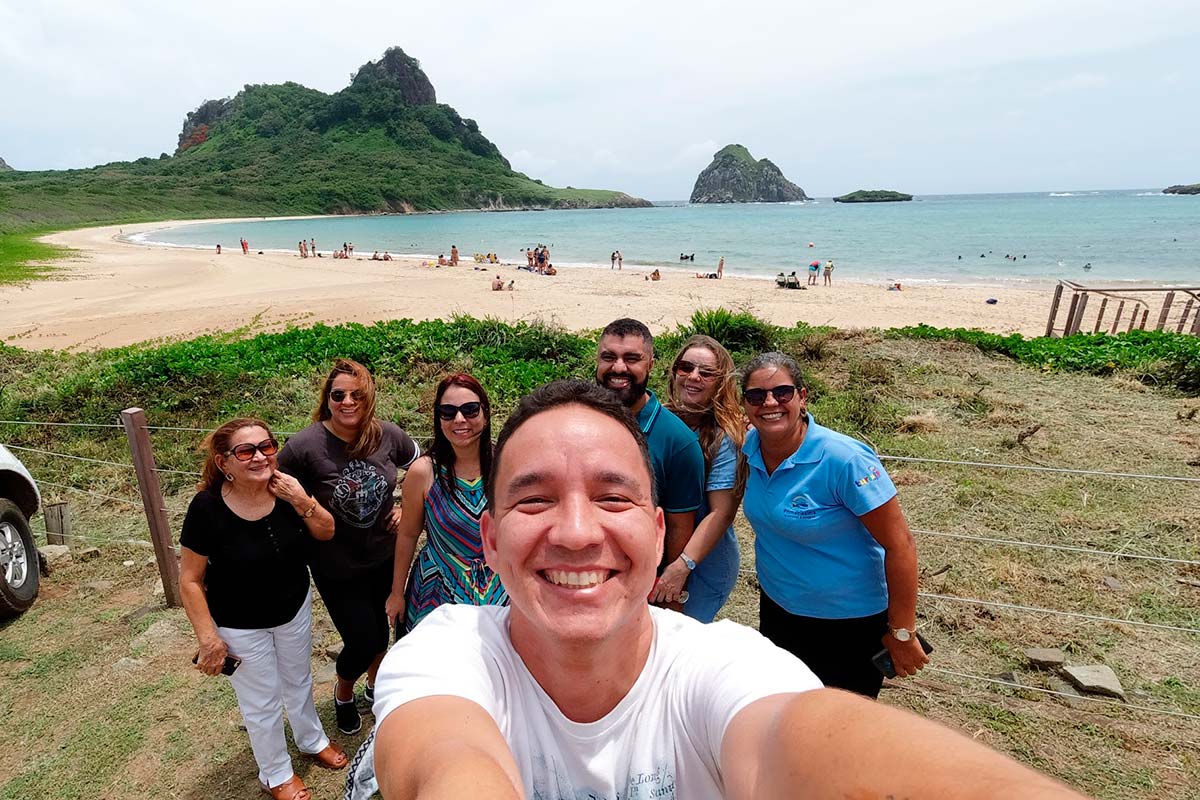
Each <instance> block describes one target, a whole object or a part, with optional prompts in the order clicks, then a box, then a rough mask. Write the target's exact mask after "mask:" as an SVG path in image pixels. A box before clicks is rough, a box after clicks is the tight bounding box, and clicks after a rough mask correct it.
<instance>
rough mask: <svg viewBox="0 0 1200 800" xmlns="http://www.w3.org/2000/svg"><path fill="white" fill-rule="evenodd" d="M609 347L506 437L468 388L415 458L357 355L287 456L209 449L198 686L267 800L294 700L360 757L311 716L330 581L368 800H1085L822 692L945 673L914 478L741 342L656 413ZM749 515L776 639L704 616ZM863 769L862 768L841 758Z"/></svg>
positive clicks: (189, 606)
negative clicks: (242, 743) (921, 609)
mask: <svg viewBox="0 0 1200 800" xmlns="http://www.w3.org/2000/svg"><path fill="white" fill-rule="evenodd" d="M596 352H597V354H596V369H595V379H594V381H589V382H583V381H556V382H553V383H551V384H548V385H546V386H544V387H542V388H540V389H538V390H535V391H534V392H533V393H532V394H530V395H528V396H526V397H525V398H523V399H522V400H521V402H520V403H519V404H518V406H517V408H516V409H515V410H513V412H512V413H511V414H510V415H509V417H508V420H507V422H506V423H505V425H504V428H503V430H502V431H501V432H500V435H499V438H498V439H497V440H496V441H495V444H493V437H492V426H491V421H492V407H491V404H490V400H489V398H488V394H487V391H486V389H485V388H484V387H483V386H482V385H481V384H480V382H479V381H478V380H477V379H476V378H474V377H473V376H471V375H468V374H464V373H455V374H452V375H449V376H447V377H445V378H443V379H442V380H441V381H440V383H439V384H438V386H437V389H436V391H435V394H434V397H433V402H432V409H431V416H432V419H431V422H432V428H433V436H432V443H431V445H430V447H429V452H428V453H422V452H421V450H420V448H419V447H418V445H417V444H416V442H414V441H413V439H412V438H411V437H410V436H409V435H408V434H407V433H406V432H405V431H403V430H402V429H401V428H399V427H398V426H396V425H395V424H393V423H391V422H388V421H386V420H382V419H379V418H378V417H377V415H376V393H375V384H374V381H373V379H372V376H371V374H370V373H369V372H368V371H367V369H366V368H365V367H363V366H362V365H360V364H358V363H356V362H353V361H349V360H344V359H339V360H338V361H337V362H335V364H334V366H333V369H332V370H331V372H330V373H329V375H328V376H327V378H326V380H325V381H324V384H323V385H322V387H321V390H320V394H319V397H318V399H317V404H316V407H315V409H314V411H313V415H312V418H313V422H312V424H311V425H310V426H308V427H307V428H305V429H304V430H303V431H301V432H299V433H297V434H295V435H294V436H292V437H291V438H290V439H289V440H288V441H287V442H286V444H284V445H283V446H282V447H281V446H280V445H279V443H278V440H277V439H276V438H275V436H274V435H273V434H272V433H271V430H270V427H269V426H268V425H267V423H266V422H264V421H261V420H257V419H249V418H243V419H236V420H232V421H230V422H228V423H226V424H224V425H222V426H221V427H220V428H218V429H217V430H216V431H214V432H213V433H212V434H211V435H210V436H209V437H208V438H207V439H206V442H205V451H206V460H205V465H204V471H203V478H202V479H201V482H200V484H199V486H198V492H197V494H196V497H195V498H194V499H193V501H192V504H191V506H190V507H189V509H188V513H187V518H186V520H185V522H184V527H183V532H182V535H181V544H182V546H183V551H182V552H183V569H182V579H181V580H182V589H183V597H184V605H185V608H186V610H187V613H188V616H189V619H190V620H191V621H192V624H193V626H194V628H195V631H196V635H197V638H198V640H199V643H200V652H199V655H198V660H197V668H198V669H200V670H201V671H203V672H205V673H207V674H212V675H215V674H219V673H220V672H222V670H223V669H224V670H225V671H226V672H227V673H230V672H231V674H230V678H229V680H230V681H231V683H232V684H233V688H234V691H235V694H236V695H237V700H238V705H239V708H240V709H241V712H242V715H243V718H244V720H245V722H246V729H247V731H248V733H249V736H250V741H251V746H252V749H253V751H254V756H255V759H256V761H257V763H258V766H259V780H260V781H261V782H262V783H263V786H264V788H265V789H266V790H267V791H268V793H270V794H271V795H272V797H275V798H277V800H280V799H282V800H306V799H307V798H308V797H309V794H308V790H307V789H306V788H305V787H304V784H303V782H302V781H301V779H300V778H299V777H297V776H296V774H295V772H294V770H293V769H292V766H291V761H290V759H289V757H288V752H287V747H286V742H285V739H284V728H283V714H284V710H285V709H286V712H287V715H288V718H289V720H290V722H291V726H292V732H293V739H294V740H295V743H296V746H297V749H298V750H299V751H300V752H301V753H304V754H307V755H310V756H311V757H312V758H314V759H315V760H316V762H317V763H318V764H319V765H321V766H325V767H329V768H333V769H338V768H342V767H344V766H346V764H347V759H346V756H345V754H344V753H343V752H342V750H341V749H340V748H339V747H338V746H337V745H336V744H332V743H330V742H329V739H328V737H327V736H326V734H325V732H324V731H323V729H322V726H321V722H320V719H319V717H318V716H317V714H316V711H315V708H314V704H313V696H312V679H311V674H310V667H309V653H310V652H311V643H312V633H311V611H310V605H311V601H312V598H311V593H310V589H309V581H308V575H309V572H310V571H311V574H312V578H313V582H314V583H315V585H316V588H317V591H318V593H319V594H320V596H321V598H322V600H323V601H324V604H325V606H326V608H327V610H328V611H329V615H330V618H331V620H332V621H333V624H334V626H335V628H336V629H337V630H338V632H339V634H340V635H341V637H342V640H343V643H344V646H343V649H342V651H341V653H340V654H339V655H338V658H337V664H336V666H337V681H336V684H335V688H334V707H335V712H336V719H337V726H338V729H339V730H340V731H342V732H343V733H344V734H347V735H349V734H353V733H355V732H357V731H358V730H359V729H360V726H361V713H360V710H359V707H358V705H357V702H356V697H355V686H356V683H357V682H358V681H359V680H360V678H363V676H365V685H364V688H363V694H362V698H363V701H364V703H365V704H367V705H369V706H371V707H372V710H373V712H374V716H375V720H376V727H375V730H374V731H373V732H372V734H371V736H370V737H368V739H367V741H366V742H365V743H364V745H363V747H362V749H361V750H360V752H359V754H358V755H357V756H356V757H355V759H354V769H353V770H352V774H351V775H350V778H349V780H348V782H347V793H348V796H350V797H354V798H359V797H364V798H365V797H367V796H369V795H370V794H371V793H372V792H374V791H375V790H376V789H379V790H381V791H382V793H383V795H384V796H385V797H392V796H423V797H424V796H429V797H447V798H450V797H462V796H467V795H470V796H483V795H487V796H496V797H505V798H509V797H520V796H531V797H532V796H539V797H562V798H566V797H570V798H575V797H581V796H594V797H606V798H610V799H611V798H615V797H618V796H622V797H624V796H629V797H633V796H647V797H649V796H660V797H675V796H678V797H721V796H727V795H732V796H785V795H788V794H791V793H792V790H793V789H794V787H795V786H796V785H799V784H797V783H795V782H796V781H808V782H811V784H812V785H813V786H822V787H826V788H827V789H828V792H835V791H841V790H842V789H844V788H845V787H848V786H850V785H852V784H853V785H857V786H858V788H857V789H855V791H857V792H860V793H861V792H864V791H865V792H867V793H871V794H872V796H874V794H879V793H880V791H882V790H883V789H885V788H886V789H887V790H888V791H894V792H896V793H897V794H905V795H915V794H922V795H925V794H932V795H934V796H946V795H947V793H951V794H955V795H956V796H986V795H985V794H983V793H982V792H979V793H977V795H971V794H970V791H971V790H970V788H969V786H968V784H970V785H973V786H983V787H987V786H991V785H998V784H992V783H990V781H993V780H1000V779H1001V778H1002V779H1003V780H1004V782H1005V785H1006V786H1008V787H1009V788H1012V789H1014V791H1015V788H1016V787H1023V788H1028V789H1029V792H1026V794H1024V795H1023V796H1038V797H1058V796H1063V797H1066V796H1074V795H1069V794H1068V793H1067V791H1066V790H1065V789H1062V787H1059V786H1058V785H1057V784H1053V783H1052V782H1050V781H1049V780H1047V779H1045V778H1043V777H1041V776H1040V775H1037V774H1036V773H1033V772H1030V771H1028V770H1025V769H1023V768H1021V767H1018V766H1017V765H1015V764H1014V763H1012V762H1008V761H1006V760H1005V759H1003V758H1002V757H1000V756H998V755H996V754H994V753H990V752H988V751H986V750H985V749H983V748H982V747H980V746H978V745H975V744H973V743H971V742H969V741H968V740H965V739H963V738H961V737H958V736H956V735H954V734H951V733H950V732H949V731H947V730H945V729H942V728H939V727H938V726H936V725H933V724H932V723H928V722H925V721H923V720H920V719H918V718H916V717H913V716H911V715H906V714H903V713H901V712H897V711H894V710H889V709H886V708H884V707H882V706H876V705H875V704H871V703H868V702H866V701H864V700H855V699H854V698H853V697H852V695H851V694H849V693H847V692H841V693H838V692H832V693H831V692H829V691H828V690H822V689H821V687H822V686H826V687H840V688H842V689H846V690H848V692H850V693H857V694H859V695H863V696H866V697H875V696H876V695H877V694H878V692H879V690H880V687H881V686H882V681H883V675H882V674H881V673H880V672H879V670H878V669H877V668H876V666H875V665H874V663H873V659H874V660H878V659H879V655H880V653H884V654H886V656H887V657H888V658H890V661H891V663H892V665H893V667H894V671H895V674H897V675H899V676H909V675H912V674H915V673H916V672H917V671H918V670H919V669H921V667H922V666H923V665H924V664H925V663H926V661H927V656H926V655H925V652H924V651H923V650H922V647H921V645H920V643H919V641H918V639H917V637H916V601H917V558H916V549H915V546H914V543H913V539H912V535H911V533H910V532H909V528H908V525H907V523H906V522H905V519H904V515H903V513H902V512H901V509H900V505H899V502H898V500H897V497H896V489H895V486H894V485H893V483H892V481H891V479H890V478H889V477H888V475H887V472H886V471H885V470H884V468H883V465H882V464H881V463H880V461H879V459H878V458H877V457H876V456H875V454H874V452H873V451H872V449H871V448H870V447H868V446H867V445H865V444H863V443H861V442H858V441H856V440H854V439H852V438H850V437H847V436H844V435H842V434H840V433H837V432H835V431H832V430H830V429H828V428H825V427H823V426H821V425H820V424H818V423H817V422H816V420H814V419H813V416H812V415H811V414H810V413H809V412H808V408H807V404H808V395H807V390H806V388H805V384H804V379H803V375H802V372H801V369H800V367H799V365H798V364H797V363H796V362H795V361H794V360H793V359H791V358H790V357H788V356H786V355H783V354H781V353H763V354H761V355H758V356H756V357H755V358H753V359H751V360H750V361H749V363H747V364H746V365H745V366H744V367H743V368H742V370H741V371H740V372H739V371H737V370H736V369H735V367H734V363H733V358H732V357H731V355H730V354H729V352H728V351H727V350H726V349H725V347H723V346H722V345H721V343H720V342H718V341H716V340H714V339H712V338H710V337H707V336H700V335H697V336H693V337H691V338H690V339H688V340H687V341H685V342H684V343H683V345H682V346H681V348H680V350H679V352H678V353H676V354H675V356H674V358H673V359H672V361H671V362H670V365H669V367H668V369H667V374H666V378H667V383H666V393H665V396H664V397H663V398H662V399H660V398H659V397H658V396H657V395H656V394H655V392H653V391H652V390H650V389H649V388H648V383H649V380H650V376H651V374H652V372H653V370H654V365H655V354H654V342H653V337H652V335H651V333H650V331H649V329H648V328H647V327H646V326H645V325H644V324H642V323H641V322H639V321H637V320H633V319H627V318H626V319H619V320H616V321H614V322H612V323H610V324H609V325H608V326H607V327H606V328H605V329H604V331H603V332H602V334H601V336H600V340H599V343H598V346H597V351H596ZM402 470H404V471H406V475H405V478H404V481H403V487H402V495H401V502H400V504H399V505H398V506H397V505H396V504H395V500H394V493H395V489H396V485H397V475H398V473H399V472H400V471H402ZM739 507H741V508H742V509H743V510H744V512H745V515H746V517H747V519H748V520H749V522H750V524H751V526H752V527H753V529H754V533H755V553H756V569H757V574H758V583H759V587H760V588H759V607H760V632H761V635H760V634H759V633H755V632H754V631H752V630H750V629H746V628H743V627H741V626H738V625H735V624H734V623H732V622H727V621H726V622H720V623H713V624H708V623H712V620H713V619H714V618H715V616H716V615H717V613H718V612H719V610H720V609H721V607H722V606H723V604H724V603H725V601H726V600H727V599H728V597H729V595H730V593H731V592H732V589H733V587H734V585H735V583H736V581H737V578H738V574H739V568H740V548H739V545H738V541H737V537H736V534H735V532H734V528H733V524H732V523H733V520H734V517H735V515H736V513H737V510H738V508H739ZM422 533H424V536H425V540H424V544H423V545H421V546H420V548H418V542H419V541H420V537H421V535H422ZM673 612H682V613H673ZM393 626H395V629H396V635H397V638H398V639H399V642H398V644H396V646H394V647H392V648H391V650H390V651H389V650H388V645H389V642H390V632H391V629H392V627H393ZM764 637H765V638H764ZM385 654H386V658H385ZM229 659H232V660H233V661H232V669H231V668H230V667H229V666H227V661H228V660H229ZM833 725H836V729H837V732H838V733H837V735H835V736H830V735H827V734H828V733H829V731H830V730H832V728H831V727H830V726H833ZM845 752H853V753H854V754H855V765H854V767H853V768H852V769H849V768H847V770H841V771H839V770H831V769H828V768H827V767H826V765H827V764H828V763H830V761H831V760H836V761H838V762H840V763H845V758H844V756H845ZM896 763H903V764H904V769H903V770H900V771H899V772H897V771H896V770H895V768H894V767H895V764H896ZM940 775H944V776H946V780H944V781H942V780H940V779H939V776H940ZM951 779H953V780H951ZM643 784H645V786H644V788H642V789H640V790H639V793H631V791H632V790H631V787H634V786H641V785H643ZM864 786H869V787H873V788H870V789H867V788H863V787H864ZM789 787H790V788H789ZM839 787H840V788H839ZM930 787H932V788H930ZM938 787H942V788H943V789H945V791H939V790H938ZM947 787H954V789H953V791H951V790H950V789H949V788H947ZM964 787H967V788H964ZM847 790H848V789H847ZM1034 791H1041V792H1042V794H1036V795H1035V794H1032V793H1030V792H1034Z"/></svg>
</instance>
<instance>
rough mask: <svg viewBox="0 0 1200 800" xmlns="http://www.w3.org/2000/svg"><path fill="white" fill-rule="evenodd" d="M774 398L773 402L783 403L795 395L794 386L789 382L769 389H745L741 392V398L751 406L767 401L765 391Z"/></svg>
mask: <svg viewBox="0 0 1200 800" xmlns="http://www.w3.org/2000/svg"><path fill="white" fill-rule="evenodd" d="M768 392H770V393H771V396H772V397H774V398H775V402H776V403H779V404H781V405H782V404H783V403H786V402H788V401H789V400H791V399H792V398H793V397H795V396H796V387H795V386H793V385H792V384H790V383H784V384H781V385H779V386H775V387H772V388H770V389H746V390H745V391H743V392H742V399H743V400H745V401H746V402H747V403H749V404H750V405H752V406H761V405H762V404H763V403H765V402H767V393H768Z"/></svg>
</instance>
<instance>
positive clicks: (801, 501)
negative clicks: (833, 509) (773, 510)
mask: <svg viewBox="0 0 1200 800" xmlns="http://www.w3.org/2000/svg"><path fill="white" fill-rule="evenodd" d="M783 513H784V515H785V516H787V517H791V518H792V519H813V518H814V517H816V516H817V509H816V504H815V503H813V501H812V498H811V497H809V496H808V495H806V494H798V495H796V496H795V497H793V498H792V499H791V502H789V503H788V507H787V508H785V509H784V510H783Z"/></svg>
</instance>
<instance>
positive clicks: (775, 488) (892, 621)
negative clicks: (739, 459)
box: [742, 353, 929, 697]
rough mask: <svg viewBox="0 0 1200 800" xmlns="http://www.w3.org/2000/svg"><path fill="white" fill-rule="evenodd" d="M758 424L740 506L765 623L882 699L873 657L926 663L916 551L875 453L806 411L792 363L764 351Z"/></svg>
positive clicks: (756, 385) (755, 406) (820, 668)
mask: <svg viewBox="0 0 1200 800" xmlns="http://www.w3.org/2000/svg"><path fill="white" fill-rule="evenodd" d="M742 401H743V404H744V408H745V411H746V416H747V417H748V418H749V420H750V424H751V425H752V426H753V430H752V431H750V433H749V434H747V436H746V443H745V445H744V446H743V448H742V452H743V453H745V455H746V459H747V462H748V464H749V476H748V477H747V481H746V496H745V502H744V506H743V509H744V511H745V513H746V518H747V519H748V520H749V521H750V524H751V526H753V528H754V533H755V544H754V552H755V557H756V564H757V568H758V582H759V586H760V587H761V588H760V590H759V630H760V631H761V632H762V634H763V635H764V636H766V637H767V638H769V639H770V640H771V641H773V642H774V643H775V644H777V645H778V646H780V647H782V648H784V649H785V650H788V651H790V652H791V653H793V654H795V655H796V656H797V657H798V658H800V659H801V660H802V661H804V663H805V664H807V665H808V666H809V668H810V669H812V671H813V672H815V673H816V674H817V676H818V677H819V678H821V680H822V681H824V682H825V684H826V685H827V686H836V687H839V688H842V689H848V690H850V691H853V692H858V693H859V694H862V695H866V696H868V697H877V696H878V695H879V689H880V687H881V686H882V685H883V676H882V675H881V674H880V672H879V671H878V670H877V669H876V668H875V666H874V664H872V663H871V657H872V656H873V655H875V653H877V652H878V651H879V650H880V649H881V648H883V647H886V648H887V650H888V652H889V653H890V655H891V657H892V662H893V664H894V665H895V668H896V674H897V675H899V676H901V677H906V676H909V675H915V674H916V672H917V670H919V669H921V667H923V666H924V665H925V664H926V663H927V662H928V661H929V659H928V657H927V656H926V655H925V653H924V652H923V651H922V649H921V646H920V644H919V643H918V642H917V639H916V635H915V628H916V612H917V550H916V545H915V544H914V542H913V538H912V533H911V532H910V531H909V529H908V523H907V522H905V520H904V514H903V513H902V512H901V511H900V504H899V502H898V501H897V500H896V487H895V486H894V485H893V484H892V480H891V478H889V477H888V474H887V472H886V471H885V470H884V469H883V465H882V464H881V463H880V462H879V459H878V458H877V457H876V456H875V453H874V451H873V450H872V449H871V448H870V447H868V446H867V445H865V444H863V443H862V442H860V441H858V440H856V439H852V438H850V437H849V436H845V435H843V434H840V433H837V432H836V431H831V430H829V429H828V428H825V427H823V426H821V425H818V424H817V423H816V422H815V421H813V418H812V415H811V414H809V413H808V409H807V403H808V392H807V390H806V389H805V387H804V381H803V378H802V376H801V373H800V367H799V366H798V365H797V364H796V362H795V361H794V360H793V359H791V358H789V357H788V356H786V355H783V354H782V353H764V354H762V355H759V356H756V357H755V358H754V359H753V360H751V361H750V363H749V364H747V365H746V368H745V369H744V370H743V372H742Z"/></svg>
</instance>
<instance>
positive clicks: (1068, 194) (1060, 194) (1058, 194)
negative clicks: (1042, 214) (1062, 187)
mask: <svg viewBox="0 0 1200 800" xmlns="http://www.w3.org/2000/svg"><path fill="white" fill-rule="evenodd" d="M1050 196H1051V197H1079V195H1077V194H1075V193H1074V192H1051V193H1050Z"/></svg>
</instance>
